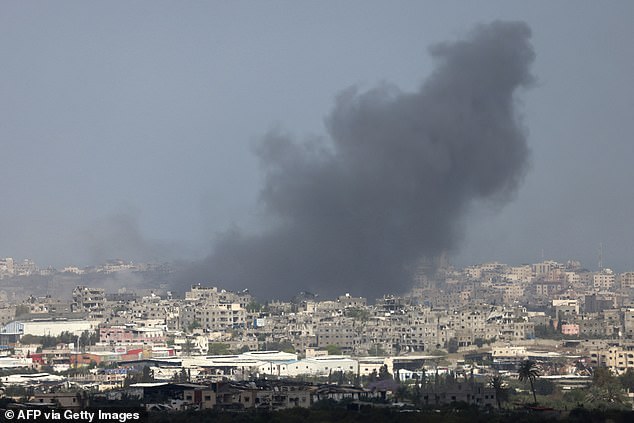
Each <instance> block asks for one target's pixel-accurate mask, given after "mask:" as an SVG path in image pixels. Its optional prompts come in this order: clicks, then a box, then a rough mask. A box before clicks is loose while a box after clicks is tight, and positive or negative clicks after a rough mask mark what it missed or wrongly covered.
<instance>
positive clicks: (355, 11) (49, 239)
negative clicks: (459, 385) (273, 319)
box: [0, 1, 634, 294]
mask: <svg viewBox="0 0 634 423" xmlns="http://www.w3.org/2000/svg"><path fill="white" fill-rule="evenodd" d="M632 18H634V3H632V2H629V1H614V2H610V3H608V4H604V3H597V2H590V1H586V2H577V1H575V2H573V1H561V2H556V3H552V2H547V1H539V2H531V3H530V4H526V5H525V4H523V3H522V2H507V1H500V2H497V1H487V2H478V3H477V4H475V3H473V4H471V3H466V2H465V3H458V2H440V1H438V2H407V1H402V2H396V3H394V2H389V3H388V2H374V1H372V2H368V1H349V2H344V3H339V2H326V3H323V2H310V3H307V2H302V3H297V2H291V1H284V2H282V1H273V2H266V3H261V2H232V3H228V2H209V3H193V2H192V3H181V4H179V3H172V2H145V1H141V2H134V3H128V2H108V3H101V4H98V3H85V2H79V1H77V2H75V1H59V2H49V3H36V2H3V3H2V4H0V51H2V57H3V65H2V66H1V67H0V112H1V113H0V151H1V153H0V180H1V181H2V184H3V189H2V200H1V201H0V257H15V258H18V259H19V258H27V257H28V258H32V259H34V260H36V261H37V263H38V264H39V265H43V266H46V265H52V266H55V267H63V266H66V265H71V264H73V265H78V266H84V265H89V264H96V263H99V262H103V261H104V260H106V259H110V258H123V259H127V260H135V261H154V262H162V261H169V260H184V261H189V260H192V261H195V264H194V265H193V266H191V267H190V269H191V270H190V272H188V273H186V275H185V276H184V277H185V278H190V279H201V278H203V277H204V276H203V275H208V276H207V279H208V281H209V282H211V281H216V282H217V283H218V284H220V285H222V284H223V282H226V285H227V286H228V287H230V288H242V287H253V288H257V287H258V286H259V288H260V290H262V291H265V292H268V293H269V294H270V293H275V294H277V293H280V294H281V293H283V292H285V290H286V288H285V287H286V286H288V285H292V284H293V281H298V282H297V285H296V286H297V287H298V288H313V287H314V286H319V285H323V284H326V285H328V284H330V286H332V287H333V289H334V288H337V289H339V288H341V290H344V289H345V288H347V287H349V288H352V289H354V290H355V291H356V292H357V293H359V294H365V292H363V290H364V289H368V290H375V289H376V286H377V285H379V284H381V283H389V284H392V285H391V286H392V288H395V287H398V289H401V290H402V289H403V288H404V287H405V285H406V282H405V281H406V280H407V277H406V275H405V273H406V272H407V271H408V270H409V269H411V267H412V266H413V263H414V262H415V259H416V258H418V257H419V256H420V255H429V256H435V255H437V254H439V253H441V252H443V251H448V252H449V257H450V259H451V261H452V262H453V263H455V264H458V265H467V264H471V263H477V262H484V261H490V260H497V261H501V262H507V263H514V264H516V263H524V262H534V261H537V260H540V259H541V258H542V254H543V255H544V256H545V257H546V258H554V259H558V260H563V261H565V260H567V259H570V258H574V259H578V260H580V261H581V262H582V263H583V264H584V265H586V266H587V267H589V268H596V266H597V260H598V258H597V255H598V248H599V245H600V244H602V245H603V257H604V258H603V260H604V265H605V266H607V267H612V268H614V269H615V270H617V271H623V270H631V269H634V225H633V224H632V214H631V211H632V209H633V206H634V192H633V191H634V188H633V185H632V181H634V166H632V165H631V160H632V153H633V152H634V148H633V147H632V144H633V134H634V119H632V117H633V116H634V76H633V75H634V47H632V43H631V40H632V39H634V26H633V25H632V24H631V22H632ZM462 99H469V101H471V102H472V106H473V107H472V108H468V107H467V108H465V107H464V104H465V102H466V100H465V101H461V100H462ZM385 140H389V141H391V142H389V143H387V142H386V141H385ZM388 145H389V146H390V148H387V147H386V146H388ZM474 145H477V147H478V148H473V146H474ZM360 146H361V147H360ZM469 146H470V147H469ZM467 147H469V148H467ZM383 159H385V161H383ZM443 160H445V162H443ZM418 165H420V166H418ZM373 178H374V179H373ZM368 181H373V182H371V183H370V182H368ZM355 225H358V226H355ZM364 246H365V248H364ZM404 272H405V273H404ZM299 280H301V281H299ZM192 282H194V280H192ZM372 287H374V288H372ZM256 292H257V289H256Z"/></svg>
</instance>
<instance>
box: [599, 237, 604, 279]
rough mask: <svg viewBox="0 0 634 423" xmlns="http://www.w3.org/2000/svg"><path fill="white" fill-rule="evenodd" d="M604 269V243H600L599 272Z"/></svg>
mask: <svg viewBox="0 0 634 423" xmlns="http://www.w3.org/2000/svg"><path fill="white" fill-rule="evenodd" d="M602 271H603V243H602V242H600V243H599V272H602Z"/></svg>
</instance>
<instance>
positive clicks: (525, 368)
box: [517, 360, 540, 404]
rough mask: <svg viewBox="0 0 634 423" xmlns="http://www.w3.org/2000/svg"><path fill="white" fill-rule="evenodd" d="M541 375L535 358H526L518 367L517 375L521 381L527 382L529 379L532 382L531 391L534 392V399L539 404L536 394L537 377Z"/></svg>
mask: <svg viewBox="0 0 634 423" xmlns="http://www.w3.org/2000/svg"><path fill="white" fill-rule="evenodd" d="M539 376H540V374H539V370H538V368H537V363H536V362H534V361H533V360H524V361H522V362H521V363H520V366H519V368H518V369H517V377H518V379H519V380H520V382H526V381H527V380H528V381H529V382H530V384H531V392H532V393H533V400H534V401H535V404H537V395H536V394H535V379H537V378H538V377H539Z"/></svg>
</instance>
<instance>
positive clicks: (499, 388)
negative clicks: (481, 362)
mask: <svg viewBox="0 0 634 423" xmlns="http://www.w3.org/2000/svg"><path fill="white" fill-rule="evenodd" d="M489 386H490V387H491V388H493V389H495V399H496V400H497V402H498V410H501V409H502V402H501V401H502V397H503V396H506V390H505V389H504V381H503V380H502V376H493V377H492V378H491V380H489Z"/></svg>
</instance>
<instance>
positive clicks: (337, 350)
mask: <svg viewBox="0 0 634 423" xmlns="http://www.w3.org/2000/svg"><path fill="white" fill-rule="evenodd" d="M326 351H328V355H341V347H340V346H339V345H327V346H326Z"/></svg>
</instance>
